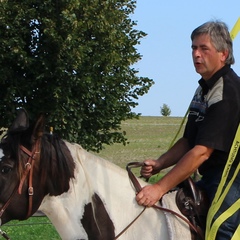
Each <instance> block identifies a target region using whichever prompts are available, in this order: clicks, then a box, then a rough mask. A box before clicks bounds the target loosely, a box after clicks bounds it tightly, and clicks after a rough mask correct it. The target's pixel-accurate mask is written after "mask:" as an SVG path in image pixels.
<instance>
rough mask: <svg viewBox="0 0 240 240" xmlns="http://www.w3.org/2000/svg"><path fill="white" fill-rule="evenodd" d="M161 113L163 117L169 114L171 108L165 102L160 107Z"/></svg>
mask: <svg viewBox="0 0 240 240" xmlns="http://www.w3.org/2000/svg"><path fill="white" fill-rule="evenodd" d="M161 114H162V115H163V116H164V117H168V116H170V114H171V109H170V107H169V106H168V105H167V104H165V103H164V104H163V105H162V107H161Z"/></svg>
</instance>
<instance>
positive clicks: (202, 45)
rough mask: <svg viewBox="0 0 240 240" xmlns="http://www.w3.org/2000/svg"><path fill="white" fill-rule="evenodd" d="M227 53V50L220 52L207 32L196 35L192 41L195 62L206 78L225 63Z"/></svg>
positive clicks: (197, 68) (198, 70)
mask: <svg viewBox="0 0 240 240" xmlns="http://www.w3.org/2000/svg"><path fill="white" fill-rule="evenodd" d="M227 54H228V53H227V51H224V52H218V51H217V50H216V48H215V47H214V45H213V44H212V42H211V40H210V37H209V35H207V34H202V35H199V36H196V37H195V38H194V39H193V41H192V58H193V63H194V66H195V69H196V72H197V73H199V74H200V75H201V76H202V78H203V79H204V80H208V79H209V78H211V77H212V75H213V74H214V73H215V72H217V71H218V70H219V69H221V68H222V67H223V66H224V65H225V60H226V58H227Z"/></svg>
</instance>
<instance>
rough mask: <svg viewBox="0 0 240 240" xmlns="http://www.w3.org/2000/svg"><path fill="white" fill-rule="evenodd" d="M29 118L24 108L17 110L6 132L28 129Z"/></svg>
mask: <svg viewBox="0 0 240 240" xmlns="http://www.w3.org/2000/svg"><path fill="white" fill-rule="evenodd" d="M28 127H29V118H28V114H27V112H26V110H25V109H20V110H18V114H17V117H16V119H15V120H14V122H13V124H12V126H11V127H10V128H9V129H8V132H12V133H14V132H22V131H25V130H26V129H28Z"/></svg>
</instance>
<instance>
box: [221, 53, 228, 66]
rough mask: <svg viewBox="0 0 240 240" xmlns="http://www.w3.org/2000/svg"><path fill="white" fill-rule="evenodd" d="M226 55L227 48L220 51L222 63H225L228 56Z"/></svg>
mask: <svg viewBox="0 0 240 240" xmlns="http://www.w3.org/2000/svg"><path fill="white" fill-rule="evenodd" d="M228 55H229V51H228V50H224V51H222V52H221V61H222V62H223V63H224V65H225V62H226V60H227V58H228Z"/></svg>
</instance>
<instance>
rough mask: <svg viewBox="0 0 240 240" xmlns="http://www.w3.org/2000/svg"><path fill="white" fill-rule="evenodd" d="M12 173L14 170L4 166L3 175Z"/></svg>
mask: <svg viewBox="0 0 240 240" xmlns="http://www.w3.org/2000/svg"><path fill="white" fill-rule="evenodd" d="M11 171H12V168H10V167H8V166H4V167H2V168H1V173H3V174H7V173H9V172H11Z"/></svg>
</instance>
